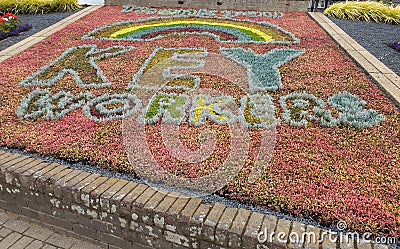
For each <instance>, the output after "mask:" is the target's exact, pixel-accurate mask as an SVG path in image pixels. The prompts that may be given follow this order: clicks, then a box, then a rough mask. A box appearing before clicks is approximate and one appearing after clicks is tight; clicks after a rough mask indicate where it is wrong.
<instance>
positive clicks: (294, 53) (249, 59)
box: [220, 48, 305, 93]
mask: <svg viewBox="0 0 400 249" xmlns="http://www.w3.org/2000/svg"><path fill="white" fill-rule="evenodd" d="M220 51H221V53H222V54H223V55H224V56H226V57H227V58H229V59H231V60H233V61H235V62H236V63H239V64H240V65H243V66H245V67H246V68H247V77H248V84H249V87H250V91H251V92H252V93H256V92H260V91H272V92H276V91H278V90H280V89H282V87H283V85H282V79H281V75H280V72H279V67H280V66H282V65H283V64H285V63H287V62H289V61H291V60H293V59H295V58H297V57H298V56H300V55H302V54H304V52H305V51H304V50H297V49H273V50H271V51H269V52H268V53H266V54H256V53H255V52H254V51H253V50H252V49H247V50H246V49H243V48H221V49H220ZM278 53H279V54H278ZM286 53H289V54H288V55H285V54H286ZM277 54H278V55H279V56H277ZM276 57H278V58H277V59H275V58H276ZM272 59H274V60H272ZM266 72H267V73H268V74H266Z"/></svg>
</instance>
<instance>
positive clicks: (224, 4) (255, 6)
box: [105, 0, 308, 12]
mask: <svg viewBox="0 0 400 249" xmlns="http://www.w3.org/2000/svg"><path fill="white" fill-rule="evenodd" d="M105 4H106V5H119V6H122V5H127V4H132V5H137V6H144V7H167V8H206V9H220V10H229V9H234V10H256V11H285V12H286V11H288V12H290V11H304V12H305V11H307V7H308V1H301V0H217V1H215V0H213V1H211V0H202V1H199V0H197V1H196V0H148V1H140V0H105Z"/></svg>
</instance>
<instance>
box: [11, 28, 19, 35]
mask: <svg viewBox="0 0 400 249" xmlns="http://www.w3.org/2000/svg"><path fill="white" fill-rule="evenodd" d="M18 34H19V31H18V30H17V29H15V30H12V31H11V32H10V33H9V35H10V36H12V35H18Z"/></svg>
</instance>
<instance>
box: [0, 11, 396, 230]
mask: <svg viewBox="0 0 400 249" xmlns="http://www.w3.org/2000/svg"><path fill="white" fill-rule="evenodd" d="M122 10H123V9H122V8H121V7H111V6H107V7H103V8H101V9H99V10H97V11H95V12H93V13H92V14H90V15H88V16H86V17H84V18H82V19H81V20H79V21H77V22H76V23H74V24H72V25H69V26H67V27H66V28H64V29H62V30H61V31H59V32H57V33H55V34H54V35H52V36H50V37H49V38H48V39H45V40H44V41H42V42H41V43H38V44H36V45H35V46H33V47H32V48H30V49H28V50H26V51H24V52H22V53H20V54H18V55H16V56H14V57H13V58H11V59H9V60H6V61H4V62H2V63H1V66H0V82H1V84H0V146H7V147H11V148H20V149H23V150H25V151H27V152H34V153H39V154H42V155H46V156H53V157H57V158H61V159H67V160H69V161H83V162H86V163H89V164H91V165H93V167H102V168H106V169H109V170H113V171H119V172H124V173H127V174H132V175H135V176H138V175H139V174H138V173H137V172H136V171H135V167H134V166H133V165H131V164H130V163H129V160H128V155H127V151H126V148H125V147H124V143H123V142H122V134H123V128H121V127H124V126H125V123H124V122H126V121H127V120H132V121H135V122H137V123H138V124H140V125H143V127H144V128H143V130H141V131H140V132H143V134H144V144H145V145H146V146H147V147H148V151H149V153H151V158H152V160H154V161H155V162H157V164H158V165H159V169H160V171H157V172H148V173H149V174H152V176H153V177H156V176H161V177H165V179H168V180H170V179H171V182H172V183H174V184H176V186H179V184H180V183H181V182H179V181H176V182H174V181H175V180H176V179H175V178H169V177H168V176H169V175H175V176H179V177H181V178H183V179H186V180H187V179H189V180H190V181H191V180H193V181H195V179H201V178H204V179H206V177H207V176H210V175H213V174H214V173H215V174H216V173H218V172H219V171H224V170H226V168H229V167H222V166H221V165H225V163H226V158H228V157H229V156H230V155H232V153H236V152H237V153H238V154H235V155H232V158H234V159H235V160H237V161H240V163H241V166H242V167H240V168H237V174H235V175H232V177H231V178H229V181H228V182H227V183H226V186H225V187H224V188H222V189H221V190H220V191H218V194H220V195H222V196H226V197H228V198H231V199H234V200H237V201H240V202H245V203H251V204H255V205H260V206H264V207H267V208H269V209H272V210H275V211H281V212H285V213H287V214H289V215H293V216H296V217H306V218H311V219H314V220H316V221H318V222H320V223H321V224H322V225H328V226H329V225H332V224H334V223H335V222H337V221H338V220H344V221H346V222H347V224H348V225H349V229H350V230H356V231H360V232H366V231H367V232H372V233H374V234H376V235H391V236H397V237H399V236H400V167H399V166H400V161H399V159H400V158H399V155H400V147H399V146H398V144H400V136H399V133H400V130H399V127H400V112H399V110H398V108H396V106H395V105H394V104H393V103H392V102H391V100H390V99H388V98H387V97H386V95H385V94H383V93H382V92H381V91H380V89H379V87H377V86H376V85H375V84H374V83H372V82H371V81H370V80H369V79H368V78H367V77H366V75H365V74H364V73H363V72H362V71H361V70H360V69H359V68H358V67H357V65H356V64H355V63H354V62H353V61H352V60H351V59H350V58H349V57H348V56H347V55H346V54H345V53H344V52H343V51H342V50H341V49H340V48H339V46H338V45H337V44H336V43H335V42H334V41H333V40H332V39H331V38H330V37H329V36H328V35H327V34H326V33H325V32H324V31H323V30H322V29H321V28H320V27H319V26H318V25H317V24H316V23H315V22H314V21H312V20H311V19H310V18H309V17H308V16H307V14H306V13H284V15H281V16H280V17H279V18H276V17H275V18H274V17H272V16H268V15H264V14H263V13H261V14H260V13H258V14H257V13H256V14H254V15H253V14H252V15H251V17H250V16H247V15H248V14H246V15H237V16H234V17H230V18H228V17H227V16H226V13H223V12H218V11H217V12H212V13H213V14H212V15H211V12H206V11H202V13H203V14H202V15H199V14H198V12H200V11H197V10H196V15H194V14H193V13H194V12H193V11H182V10H179V11H178V10H176V12H175V13H180V14H179V15H172V14H171V15H167V14H166V11H161V10H160V9H155V10H156V11H153V9H146V10H141V11H127V9H126V8H125V11H124V12H121V11H122ZM133 10H139V9H136V8H133ZM168 11H169V13H170V12H171V11H172V10H168ZM204 13H209V14H208V15H205V14H204ZM165 126H171V127H175V128H176V127H177V128H176V129H175V130H176V134H175V133H174V134H169V135H171V136H176V137H178V138H179V141H180V143H179V146H181V147H182V148H185V149H186V150H187V151H196V150H199V149H201V148H202V147H204V145H203V144H202V142H201V141H202V140H207V139H206V138H207V137H206V138H204V137H203V136H202V134H204V133H207V132H211V133H212V134H214V138H215V139H214V140H213V141H212V143H211V145H212V146H208V147H207V148H205V149H210V148H211V149H212V148H214V150H213V151H210V153H209V154H207V155H205V156H204V155H198V156H197V157H193V158H190V159H191V160H186V161H185V160H183V159H182V158H181V157H179V156H181V155H179V153H178V154H174V153H175V152H173V151H171V150H170V148H169V147H168V146H169V145H170V144H167V142H166V141H165V140H163V137H165ZM236 126H240V127H243V129H244V130H245V131H246V132H247V135H248V141H249V146H248V147H246V148H245V149H246V150H245V151H238V150H236V146H238V144H239V142H240V141H236V140H235V139H237V138H236V137H234V136H233V134H232V133H231V130H232V129H233V128H234V127H236ZM136 129H137V130H132V131H131V132H133V133H135V134H136V132H139V127H136ZM272 129H275V130H276V132H277V133H276V144H275V148H274V151H273V154H272V156H271V160H270V162H269V163H266V164H263V165H262V166H263V167H262V171H261V172H259V174H256V175H257V177H256V179H254V181H253V180H252V181H250V180H249V178H252V171H253V169H254V168H255V167H256V165H257V160H258V159H259V158H258V157H259V155H260V153H261V152H262V151H263V149H264V147H263V146H264V145H263V144H262V142H263V138H262V136H263V134H264V133H263V131H266V130H272ZM173 138H175V137H173ZM171 139H172V138H171ZM132 142H133V143H134V142H137V141H132ZM172 142H175V140H173V139H172ZM172 142H171V143H172ZM203 149H204V148H203ZM137 153H141V151H138V152H137ZM240 153H242V154H240ZM186 159H187V158H186ZM200 159H201V160H200ZM228 166H232V165H228ZM235 170H236V169H235ZM225 173H228V172H225ZM210 179H213V178H210ZM189 180H188V181H189ZM203 183H204V182H203ZM213 184H214V182H209V185H213ZM206 185H208V184H206ZM204 188H207V186H204Z"/></svg>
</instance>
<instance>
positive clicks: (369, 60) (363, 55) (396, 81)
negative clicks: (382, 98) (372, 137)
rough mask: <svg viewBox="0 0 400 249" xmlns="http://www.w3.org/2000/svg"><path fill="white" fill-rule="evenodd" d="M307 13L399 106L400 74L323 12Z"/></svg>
mask: <svg viewBox="0 0 400 249" xmlns="http://www.w3.org/2000/svg"><path fill="white" fill-rule="evenodd" d="M308 15H309V16H310V17H311V18H312V19H313V20H314V21H316V22H317V23H318V24H319V26H321V28H322V29H324V30H325V31H326V32H327V33H328V35H329V36H330V37H332V39H333V40H334V41H336V43H338V44H339V45H340V46H341V47H342V48H343V50H344V51H346V53H347V54H348V55H349V56H350V57H351V58H353V60H354V61H355V62H356V63H357V64H358V65H359V66H360V67H362V68H363V69H364V71H365V72H366V73H367V74H368V75H369V76H371V77H372V78H373V79H374V80H375V81H376V83H377V84H378V85H379V86H380V87H381V88H382V89H383V90H384V91H385V92H386V93H387V94H388V95H389V96H390V97H391V98H392V100H393V101H394V102H395V103H396V104H397V106H400V76H399V75H397V74H396V73H394V72H393V71H392V70H391V69H390V68H388V67H387V66H386V65H384V64H383V63H382V62H381V61H379V60H378V59H377V58H376V57H375V56H373V55H372V54H371V53H370V52H368V51H367V50H366V49H365V48H363V47H362V46H361V45H360V44H359V43H358V42H356V41H355V40H354V39H353V38H351V37H350V36H349V35H347V34H346V32H344V31H343V30H342V29H341V28H339V26H337V25H336V24H334V23H333V22H332V21H331V20H329V18H328V17H326V16H325V15H324V14H323V13H318V12H308Z"/></svg>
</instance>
